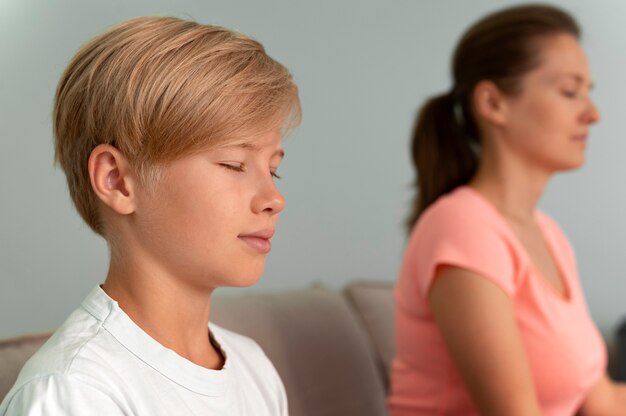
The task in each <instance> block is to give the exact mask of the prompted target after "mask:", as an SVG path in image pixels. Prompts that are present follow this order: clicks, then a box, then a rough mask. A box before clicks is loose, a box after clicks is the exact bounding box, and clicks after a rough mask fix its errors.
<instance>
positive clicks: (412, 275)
mask: <svg viewBox="0 0 626 416" xmlns="http://www.w3.org/2000/svg"><path fill="white" fill-rule="evenodd" d="M536 219H537V222H538V223H539V225H540V227H541V229H542V231H543V234H544V238H545V241H546V244H547V246H548V247H549V249H550V251H551V253H552V255H553V257H554V260H555V262H556V265H557V267H558V269H559V271H560V273H561V276H562V279H563V284H564V287H565V293H566V296H562V295H561V294H560V293H558V292H557V291H556V290H555V289H554V288H553V287H552V286H550V285H549V284H548V283H547V282H546V281H545V280H544V279H543V278H542V277H541V276H540V275H539V274H538V273H537V272H536V271H535V269H534V268H533V265H532V263H531V261H530V259H529V257H528V254H527V253H526V251H525V249H524V248H523V246H522V245H521V243H520V242H519V241H518V240H517V238H516V237H515V235H514V233H513V231H512V230H511V229H510V227H509V226H508V224H507V223H506V222H505V221H504V219H503V218H502V217H501V216H500V214H499V213H498V212H497V211H496V210H495V208H494V207H493V206H492V205H490V204H489V203H488V202H487V200H485V199H484V198H483V197H482V196H481V195H480V194H478V193H477V192H476V191H474V190H473V189H471V188H469V187H467V186H462V187H459V188H457V189H456V190H454V191H453V192H451V193H450V194H448V195H445V196H443V197H441V198H439V199H438V200H437V201H436V202H435V203H434V204H433V205H432V206H431V207H430V208H429V209H428V210H427V211H426V212H425V213H424V214H423V215H422V216H421V218H420V220H419V221H418V223H417V225H416V227H415V228H414V229H413V233H412V234H411V238H410V240H409V243H408V246H407V249H406V253H405V257H404V263H403V266H402V270H401V272H400V279H399V281H398V283H397V285H396V289H395V298H396V311H395V312H396V314H395V331H396V349H397V354H396V357H395V359H394V361H393V364H392V370H391V391H390V396H389V401H388V402H389V407H390V409H391V413H392V415H394V416H400V415H474V414H477V411H476V409H475V407H474V405H473V402H472V399H471V397H470V395H469V393H468V391H467V390H466V388H465V385H464V383H463V381H462V379H461V377H460V375H459V373H458V371H457V369H456V368H455V366H454V364H453V362H452V359H451V357H450V356H449V354H448V351H447V349H446V346H445V344H444V341H443V338H442V337H441V334H440V332H439V329H438V327H437V325H436V323H435V321H434V317H433V314H432V312H431V309H430V305H429V302H428V291H429V290H430V287H431V285H432V282H433V278H434V272H435V270H436V268H437V266H439V265H444V264H445V265H453V266H457V267H461V268H464V269H467V270H471V271H473V272H476V273H478V274H480V275H481V276H483V277H484V278H485V279H489V280H490V281H492V282H493V283H495V284H496V285H498V286H499V287H501V288H502V289H503V290H504V291H505V292H506V293H507V294H508V295H509V296H510V297H511V300H512V302H513V304H514V308H515V318H516V321H517V325H518V329H519V332H520V335H521V338H522V342H523V345H524V350H525V352H526V356H527V359H528V363H529V365H530V368H531V371H532V376H533V380H534V385H535V389H536V392H537V397H538V399H539V404H540V406H541V409H542V412H543V414H544V415H547V416H563V415H572V414H574V413H575V412H576V410H577V409H578V407H579V406H580V404H581V402H582V400H583V399H584V397H585V396H586V394H587V392H588V391H589V389H590V388H591V387H592V386H593V385H594V384H595V383H596V382H597V381H598V380H599V378H600V376H601V375H602V374H603V373H604V370H605V366H606V351H605V348H604V344H603V340H602V338H601V336H600V334H599V332H598V330H597V328H596V327H595V325H594V323H593V322H592V320H591V318H590V316H589V312H588V310H587V306H586V303H585V299H584V296H583V293H582V290H581V287H580V283H579V281H578V273H577V271H576V263H575V258H574V253H573V251H572V248H571V246H570V245H569V242H568V241H567V238H566V237H565V236H564V235H563V233H562V232H561V230H560V229H559V227H558V226H557V225H556V223H555V222H554V221H552V220H551V219H550V218H548V217H547V216H546V215H544V214H542V213H540V212H537V213H536ZM450 301H451V302H452V301H454V300H453V299H451V300H450ZM459 319H462V317H459Z"/></svg>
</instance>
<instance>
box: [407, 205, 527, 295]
mask: <svg viewBox="0 0 626 416" xmlns="http://www.w3.org/2000/svg"><path fill="white" fill-rule="evenodd" d="M430 214H431V215H429V216H428V217H425V218H424V222H423V223H422V224H419V228H418V229H417V234H418V235H416V236H415V237H416V241H415V242H416V244H415V248H414V250H413V251H414V255H415V258H414V261H415V265H416V267H417V274H418V276H419V277H420V279H419V290H420V291H421V294H422V295H423V296H424V297H427V296H428V292H429V291H430V288H431V287H432V284H433V282H434V280H435V278H436V276H437V272H438V271H439V270H440V268H441V266H455V267H459V268H462V269H466V270H469V271H471V272H474V273H476V274H478V275H480V276H482V277H484V278H486V279H488V280H489V281H491V282H493V283H495V284H496V285H497V286H499V287H500V288H501V289H502V290H504V292H505V293H507V294H508V295H509V296H513V294H514V293H515V290H516V284H515V267H514V263H515V260H514V259H515V252H514V250H513V248H512V245H511V243H510V241H508V239H507V237H506V234H505V232H504V230H503V229H502V227H501V226H500V225H499V224H498V222H497V221H496V219H492V218H489V217H485V216H484V215H472V213H469V212H466V211H463V210H460V209H440V210H438V211H436V212H432V213H430Z"/></svg>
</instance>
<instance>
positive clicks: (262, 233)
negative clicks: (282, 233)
mask: <svg viewBox="0 0 626 416" xmlns="http://www.w3.org/2000/svg"><path fill="white" fill-rule="evenodd" d="M273 236H274V229H273V228H267V229H265V230H259V231H255V232H253V233H248V234H239V235H238V237H239V238H242V237H252V238H263V239H265V240H269V239H270V238H272V237H273Z"/></svg>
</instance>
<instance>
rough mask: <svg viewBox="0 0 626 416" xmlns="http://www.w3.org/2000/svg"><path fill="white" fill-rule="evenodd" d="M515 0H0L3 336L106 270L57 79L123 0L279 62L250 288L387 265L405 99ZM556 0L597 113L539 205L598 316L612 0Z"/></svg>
mask: <svg viewBox="0 0 626 416" xmlns="http://www.w3.org/2000/svg"><path fill="white" fill-rule="evenodd" d="M512 3H513V2H511V1H507V2H503V1H496V0H473V1H471V2H468V1H464V0H457V1H451V0H446V1H425V0H423V1H416V0H411V1H410V0H396V1H387V0H380V1H362V0H343V1H304V0H302V1H290V0H284V1H278V0H272V1H268V0H266V1H255V0H249V1H228V2H226V1H222V2H217V1H206V0H179V1H176V2H174V1H171V2H168V1H164V0H160V1H154V0H151V1H147V0H146V1H134V2H127V1H122V0H111V1H99V2H96V1H89V2H85V1H79V0H57V1H34V0H0V140H1V143H2V147H1V150H0V244H1V245H0V337H3V336H11V335H17V334H20V333H26V332H32V331H41V330H47V329H50V328H54V327H56V326H57V325H59V323H60V322H62V320H63V318H64V317H65V316H66V315H67V314H68V313H69V312H70V311H71V310H72V309H73V308H74V307H75V306H76V305H78V303H79V302H80V300H81V299H82V298H83V296H84V295H85V294H86V292H88V291H89V289H90V288H91V287H93V286H94V285H96V284H97V283H99V282H101V281H102V279H103V277H104V275H105V273H106V267H107V252H106V246H105V244H104V243H103V241H101V239H100V238H98V237H97V236H95V235H94V234H92V233H91V232H90V231H89V230H88V228H87V227H86V226H85V225H83V224H82V222H81V221H80V219H79V217H78V215H76V214H75V212H74V209H73V207H72V205H71V203H70V200H69V197H68V192H67V190H66V186H65V180H64V176H63V174H62V173H61V172H60V171H59V170H58V169H56V168H55V167H54V166H53V161H52V159H53V152H52V137H51V117H50V114H51V103H52V98H53V94H54V89H55V87H56V83H57V80H58V78H59V75H60V73H61V71H62V70H63V68H64V66H65V64H66V63H67V61H68V60H69V59H70V57H71V56H72V55H73V53H74V52H75V51H76V50H77V48H78V47H79V46H80V45H81V43H82V42H84V41H85V40H87V39H88V38H89V37H91V36H92V35H94V34H95V33H97V32H99V31H101V30H103V29H104V28H105V27H107V26H109V25H111V24H114V23H116V22H118V21H121V20H124V19H127V18H131V17H134V16H138V15H147V14H158V15H166V14H171V15H175V16H179V17H188V18H192V19H195V20H198V21H201V22H205V23H216V24H221V25H224V26H227V27H232V28H237V29H239V30H241V31H243V32H245V33H247V34H249V35H252V36H254V37H256V38H257V39H259V40H260V41H262V42H263V43H264V44H265V45H266V46H267V49H268V50H269V52H270V54H271V55H273V56H274V57H275V58H277V59H278V60H280V61H282V62H283V63H284V64H285V65H286V66H288V67H289V68H290V69H291V70H292V72H293V74H294V76H295V78H296V81H297V83H298V84H299V86H300V89H301V98H302V103H303V107H304V116H305V118H304V122H303V124H302V127H301V128H300V129H299V130H298V131H297V133H296V134H294V135H293V136H292V137H291V138H290V139H288V142H287V143H286V151H287V158H286V159H285V162H284V164H283V166H282V167H281V174H282V175H283V176H284V179H282V180H281V182H280V187H281V189H282V191H283V192H284V194H285V197H286V199H287V209H286V211H285V212H284V214H283V216H282V220H281V223H280V225H279V229H278V234H277V236H276V237H275V243H274V250H273V252H272V254H271V255H270V258H269V260H268V263H267V268H266V273H265V275H264V278H263V279H262V281H261V282H260V283H259V284H258V285H257V286H256V287H255V288H253V289H251V290H280V289H283V288H297V287H306V286H309V285H311V284H312V283H313V282H321V283H323V284H325V285H328V286H330V287H336V288H339V287H341V286H342V285H344V284H345V283H346V282H348V281H350V280H352V279H355V278H367V279H377V280H387V281H393V280H394V279H395V277H396V274H397V271H398V268H399V264H400V261H401V256H402V251H403V246H404V241H405V236H404V230H403V228H402V221H403V218H404V216H405V215H406V213H407V208H408V204H409V201H410V199H411V195H412V193H411V190H410V186H409V185H410V182H411V180H412V168H411V166H410V163H409V158H408V154H407V148H408V135H409V130H410V128H411V125H412V121H413V115H414V112H415V110H416V109H417V107H418V105H419V104H420V103H421V102H422V101H423V100H424V99H425V98H426V97H427V96H428V95H430V94H433V93H437V92H440V91H443V90H445V89H448V88H449V77H448V67H449V59H450V54H451V50H452V48H453V46H454V43H455V41H456V40H457V38H458V36H459V34H460V33H461V32H462V31H463V29H464V28H465V27H467V25H468V24H469V23H470V22H471V21H473V20H475V19H476V18H478V17H479V16H481V15H483V14H484V13H486V12H489V11H491V10H493V9H494V8H497V7H500V6H501V5H503V4H512ZM558 4H562V5H564V6H566V7H567V8H568V9H569V10H570V11H572V12H573V13H574V14H575V15H576V16H577V17H578V18H579V20H580V22H581V24H582V26H583V27H584V29H585V40H584V45H585V47H586V49H587V52H588V55H589V57H590V60H591V63H592V69H593V72H594V76H595V79H596V84H597V90H596V91H595V92H594V96H595V98H596V100H597V103H598V105H599V107H600V109H601V111H602V114H603V121H602V123H601V124H599V125H598V126H597V127H596V128H594V129H593V131H592V136H591V141H590V146H589V151H588V163H587V165H586V166H585V167H584V168H583V169H582V170H580V171H578V172H575V173H568V174H563V175H560V176H558V177H557V178H555V179H554V180H553V182H552V183H551V184H550V186H549V189H548V192H547V194H546V196H545V197H544V199H543V201H542V204H541V205H542V207H543V208H544V209H545V210H546V211H547V212H548V213H550V214H551V215H553V216H554V217H555V218H556V219H557V220H558V221H559V222H560V224H561V225H562V227H563V228H564V229H565V231H566V233H567V234H568V235H569V237H570V238H571V240H572V243H573V245H574V247H575V249H576V251H577V254H578V261H579V268H580V274H581V279H582V283H583V286H584V289H585V291H586V294H587V297H588V302H589V307H590V310H591V313H592V315H593V317H594V319H595V320H596V322H597V323H598V325H599V326H600V327H601V329H602V330H603V331H605V332H606V331H611V330H613V329H614V327H615V325H616V324H617V323H618V322H619V320H620V319H621V317H622V315H623V314H624V311H625V309H626V307H625V305H626V276H624V272H623V271H624V270H626V255H625V254H624V251H625V249H626V241H625V240H626V237H625V231H626V215H624V212H623V207H624V206H626V204H625V202H626V201H625V199H626V190H625V189H623V188H622V186H621V185H622V183H623V182H624V178H626V167H625V165H624V163H622V162H623V159H624V154H625V152H626V141H625V140H624V139H623V133H622V131H623V119H624V117H625V115H626V111H625V110H624V107H623V97H625V96H626V91H625V89H626V81H625V80H624V74H626V54H625V53H624V51H625V48H624V41H625V40H626V29H624V26H623V19H624V17H625V16H626V3H623V2H618V1H608V0H604V1H594V2H588V1H585V0H578V1H562V2H558ZM231 290H232V289H231Z"/></svg>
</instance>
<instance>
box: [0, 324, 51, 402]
mask: <svg viewBox="0 0 626 416" xmlns="http://www.w3.org/2000/svg"><path fill="white" fill-rule="evenodd" d="M50 335H51V334H50V333H45V334H39V335H27V336H23V337H19V338H10V339H5V340H1V341H0V402H2V399H4V396H6V395H7V393H8V392H9V390H11V387H13V383H15V380H16V379H17V375H18V374H19V372H20V370H21V369H22V366H23V365H24V363H25V362H26V361H27V360H28V359H29V358H30V356H31V355H33V354H34V353H35V351H37V350H38V349H39V347H41V345H42V344H43V343H44V342H46V340H47V339H48V338H49V337H50Z"/></svg>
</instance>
